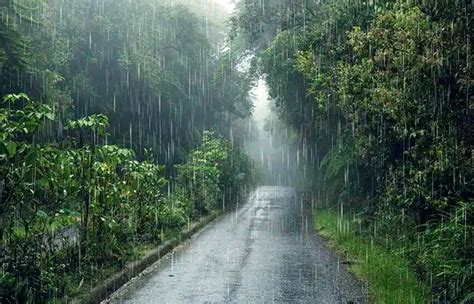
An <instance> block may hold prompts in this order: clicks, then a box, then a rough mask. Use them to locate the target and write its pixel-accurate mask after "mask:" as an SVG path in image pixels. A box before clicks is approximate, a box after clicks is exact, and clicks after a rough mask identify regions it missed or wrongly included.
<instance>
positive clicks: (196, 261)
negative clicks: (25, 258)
mask: <svg viewBox="0 0 474 304" xmlns="http://www.w3.org/2000/svg"><path fill="white" fill-rule="evenodd" d="M303 209H304V208H303V205H302V203H301V202H300V201H299V199H298V198H297V196H296V193H295V192H294V190H293V189H292V188H287V187H269V186H267V187H259V188H258V189H257V190H256V191H255V192H254V193H253V194H252V195H251V196H250V197H249V199H248V202H247V203H246V204H245V205H244V206H242V207H240V208H238V209H237V210H236V211H234V212H232V213H229V214H227V215H226V216H225V217H223V218H222V219H221V220H219V221H217V222H215V223H213V224H211V225H210V226H209V227H207V228H206V229H205V230H204V231H202V232H201V233H199V234H198V235H196V236H195V237H193V238H192V239H191V240H189V241H188V242H186V243H185V244H184V245H183V246H180V247H179V248H178V249H176V250H175V251H174V252H173V253H171V254H169V255H167V256H166V257H165V258H164V259H162V260H161V261H160V262H158V263H156V264H155V265H154V266H153V268H151V269H150V270H149V271H148V272H147V273H146V274H145V275H143V276H142V277H140V278H138V279H136V280H134V281H133V282H132V283H130V284H129V285H128V286H125V287H123V288H122V289H121V290H119V291H118V292H116V293H115V294H114V295H113V296H112V298H111V300H110V301H111V302H112V303H222V302H231V303H281V302H284V303H365V302H366V299H365V297H364V296H363V294H364V292H363V291H362V287H361V284H360V283H359V282H357V281H356V280H355V279H354V278H353V277H352V276H351V275H349V274H348V273H347V271H346V270H345V268H344V267H343V265H342V264H341V263H340V261H339V259H338V257H337V256H336V255H334V253H332V252H331V251H330V250H329V249H328V248H327V247H326V246H325V245H324V243H323V242H322V240H321V239H320V238H319V237H318V236H317V235H315V233H314V230H313V226H312V219H311V215H310V212H308V210H303Z"/></svg>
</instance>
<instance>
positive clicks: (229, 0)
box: [219, 0, 235, 13]
mask: <svg viewBox="0 0 474 304" xmlns="http://www.w3.org/2000/svg"><path fill="white" fill-rule="evenodd" d="M219 2H220V3H222V5H223V6H224V8H225V9H226V10H227V12H229V13H232V11H233V10H234V8H235V0H219Z"/></svg>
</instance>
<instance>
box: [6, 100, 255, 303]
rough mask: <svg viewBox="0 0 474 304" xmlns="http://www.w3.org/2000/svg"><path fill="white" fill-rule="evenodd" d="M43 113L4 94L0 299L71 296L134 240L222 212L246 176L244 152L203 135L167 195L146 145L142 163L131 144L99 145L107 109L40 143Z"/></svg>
mask: <svg viewBox="0 0 474 304" xmlns="http://www.w3.org/2000/svg"><path fill="white" fill-rule="evenodd" d="M14 105H17V108H18V109H17V110H13V109H12V108H13V107H14ZM47 120H54V116H53V114H52V110H51V108H50V107H48V106H46V105H38V104H35V103H33V102H31V101H30V100H29V98H28V97H27V96H26V95H24V94H20V95H7V96H6V97H5V98H4V106H3V107H2V108H1V110H0V123H1V127H2V128H1V130H2V132H1V133H0V135H1V137H0V160H1V163H0V170H1V171H0V173H1V176H0V177H1V180H2V189H1V190H2V191H1V192H2V205H1V208H2V209H1V210H0V211H1V212H0V216H1V217H0V219H1V221H0V223H1V224H2V225H0V227H1V228H2V230H1V234H0V238H1V239H2V241H3V242H2V247H1V248H0V250H1V252H2V254H1V255H0V264H1V265H2V270H1V272H0V302H2V303H9V302H35V303H39V302H45V301H46V300H48V299H51V298H61V297H63V296H64V295H65V294H74V293H75V292H77V290H76V289H79V288H80V285H82V283H78V285H79V287H78V286H77V285H76V286H74V285H73V283H74V282H75V281H79V282H80V281H83V280H90V279H91V277H92V278H93V276H94V273H95V272H98V271H100V270H101V269H102V268H106V267H109V268H110V267H121V266H123V265H124V263H125V262H127V261H129V260H130V259H131V258H133V257H134V256H133V254H134V247H139V246H143V245H146V244H157V243H159V242H160V241H163V239H164V238H166V236H167V235H168V234H169V233H172V232H173V231H175V230H176V229H181V228H182V227H183V226H185V225H186V224H187V223H189V222H190V221H192V220H194V219H197V218H198V217H199V216H202V215H206V214H210V213H211V212H215V211H218V210H222V207H221V204H222V202H223V200H224V199H226V200H227V202H228V203H232V200H231V199H232V198H233V199H234V201H235V200H237V199H238V195H239V194H240V193H242V192H244V191H246V187H248V186H250V185H251V184H252V182H253V181H252V176H253V175H252V172H251V167H250V163H249V161H248V159H247V158H246V157H245V156H244V155H243V154H242V153H241V152H239V151H238V150H236V149H234V148H232V146H231V145H230V143H229V142H228V141H227V140H226V139H224V138H223V137H221V136H217V135H215V134H213V133H210V132H206V133H204V137H203V139H202V145H201V146H200V147H199V148H196V149H195V150H193V151H192V153H191V154H190V156H189V160H188V162H186V163H184V164H182V165H180V166H179V168H178V171H179V173H178V177H177V180H178V181H177V183H176V185H175V187H176V189H175V190H174V192H173V194H172V195H170V196H169V197H167V196H166V195H165V192H164V191H165V189H166V187H165V186H166V185H167V183H168V181H167V180H166V179H165V174H164V168H163V167H162V166H159V165H156V164H155V163H154V161H153V155H151V152H150V151H147V152H146V153H145V154H147V156H148V159H147V160H144V161H137V160H135V156H134V152H133V151H132V150H129V149H122V148H119V147H117V146H112V145H107V144H106V143H105V135H106V128H107V126H108V118H107V117H106V116H104V115H92V116H88V117H85V118H81V119H79V120H74V121H69V122H68V124H67V128H66V129H67V130H65V132H66V133H68V137H67V138H66V139H64V140H63V141H61V142H58V143H55V144H48V143H44V144H43V143H38V142H37V137H38V131H39V130H40V128H41V126H42V124H43V123H44V122H45V121H47ZM71 277H74V278H76V280H71ZM90 283H92V284H93V282H90Z"/></svg>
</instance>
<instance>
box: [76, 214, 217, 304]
mask: <svg viewBox="0 0 474 304" xmlns="http://www.w3.org/2000/svg"><path fill="white" fill-rule="evenodd" d="M223 214H224V213H222V212H220V213H214V214H211V215H208V216H206V217H204V218H202V219H201V220H200V221H198V222H194V223H192V224H191V225H189V226H188V227H187V228H184V229H183V230H181V233H180V235H179V237H177V238H173V239H171V240H168V241H166V242H164V243H163V244H161V245H159V246H158V247H156V248H155V249H152V250H151V251H150V252H148V253H147V254H146V255H145V256H144V257H142V258H141V259H139V260H135V261H133V262H131V263H128V264H127V265H126V266H125V267H124V269H123V270H121V271H119V272H117V273H115V274H114V275H112V276H111V277H110V278H108V279H107V280H105V281H104V282H102V283H101V284H99V285H98V286H96V287H94V288H93V289H91V291H90V292H89V293H88V294H86V295H84V296H82V297H80V298H75V299H72V300H71V301H67V303H71V304H94V303H100V302H102V301H103V300H106V299H107V298H108V297H109V296H110V295H111V294H112V293H114V292H115V291H117V290H118V289H120V288H121V287H122V286H123V285H125V284H126V283H127V282H129V281H130V280H132V279H133V278H134V277H136V276H138V275H139V274H140V273H142V272H143V271H144V270H145V269H146V268H148V267H150V266H151V265H153V264H154V263H156V262H157V261H159V260H160V259H161V258H162V257H163V256H165V255H166V254H168V253H169V252H171V251H172V250H173V249H175V248H176V247H177V246H179V245H180V244H181V243H182V242H183V241H185V240H187V239H189V238H191V237H192V236H193V235H194V234H196V233H197V232H199V231H200V230H202V229H203V228H205V227H206V226H207V225H209V224H210V223H211V222H213V221H214V220H216V219H218V218H219V217H221V216H222V215H223Z"/></svg>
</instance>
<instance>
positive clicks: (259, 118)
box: [251, 79, 270, 130]
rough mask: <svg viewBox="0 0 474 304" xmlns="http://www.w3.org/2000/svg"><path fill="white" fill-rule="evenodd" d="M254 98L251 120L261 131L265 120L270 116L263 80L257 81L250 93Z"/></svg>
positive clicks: (266, 90)
mask: <svg viewBox="0 0 474 304" xmlns="http://www.w3.org/2000/svg"><path fill="white" fill-rule="evenodd" d="M251 94H252V95H253V96H254V106H255V107H254V109H253V119H254V120H255V122H256V123H257V124H258V126H259V127H260V128H261V130H263V126H264V125H265V119H267V118H268V117H269V115H270V105H269V98H270V97H269V96H268V87H267V83H266V82H265V80H264V79H259V80H258V83H257V86H256V87H254V88H253V89H252V91H251Z"/></svg>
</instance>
